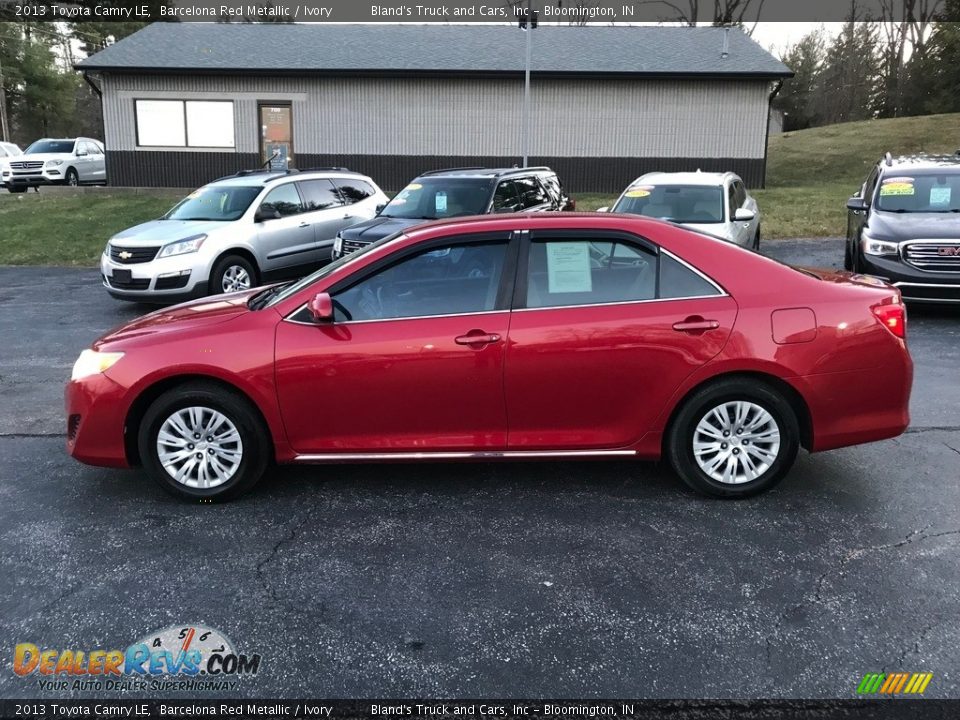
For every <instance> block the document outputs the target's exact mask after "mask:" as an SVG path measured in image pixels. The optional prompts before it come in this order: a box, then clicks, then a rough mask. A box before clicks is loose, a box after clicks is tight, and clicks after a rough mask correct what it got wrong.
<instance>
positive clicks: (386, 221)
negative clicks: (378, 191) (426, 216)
mask: <svg viewBox="0 0 960 720" xmlns="http://www.w3.org/2000/svg"><path fill="white" fill-rule="evenodd" d="M425 222H427V221H426V220H419V219H413V218H391V217H384V216H382V215H379V216H377V217H375V218H373V219H371V220H367V221H365V222H362V223H360V224H359V225H352V226H350V227H348V228H347V229H346V230H343V231H341V233H340V236H341V237H342V238H343V239H344V240H359V241H361V242H368V243H371V242H374V241H376V240H379V239H380V238H385V237H386V236H387V235H393V234H394V233H395V232H400V231H401V230H406V229H407V228H409V227H413V226H414V225H422V224H423V223H425Z"/></svg>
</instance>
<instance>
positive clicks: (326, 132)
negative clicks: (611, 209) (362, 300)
mask: <svg viewBox="0 0 960 720" xmlns="http://www.w3.org/2000/svg"><path fill="white" fill-rule="evenodd" d="M532 40H533V62H532V81H531V82H532V85H531V87H532V91H531V92H532V129H533V133H532V139H531V146H530V147H531V149H530V164H532V165H549V166H550V167H552V168H553V169H554V170H556V171H557V172H558V174H559V175H560V177H561V179H563V181H564V182H565V183H566V185H567V186H568V188H570V189H571V190H573V191H574V192H585V191H605V192H612V191H617V190H620V189H621V188H622V187H623V186H624V185H625V184H626V183H627V182H628V181H630V180H632V179H633V178H635V177H636V176H638V175H640V174H642V173H644V172H648V171H653V170H662V171H678V170H694V169H697V168H701V169H703V170H705V171H708V170H733V171H735V172H737V173H739V174H740V175H741V176H742V177H743V178H744V179H745V180H746V182H747V183H748V184H749V185H751V186H754V187H756V186H762V185H763V181H764V173H765V166H766V153H767V129H768V117H769V111H770V99H771V95H772V93H774V92H775V91H776V89H777V87H778V86H779V83H780V82H781V81H782V80H783V78H785V77H789V76H790V75H791V72H790V70H789V69H788V68H787V67H786V66H785V65H783V64H782V63H781V62H779V61H778V60H776V59H775V58H774V57H772V56H771V55H770V54H769V53H768V52H767V51H766V50H764V49H763V48H761V47H760V46H759V45H758V44H757V43H755V42H754V41H753V40H751V39H750V38H749V37H747V36H746V35H745V34H743V33H742V32H740V31H739V30H730V31H727V30H725V29H723V28H712V27H699V28H688V27H651V26H641V27H623V26H621V27H609V26H607V27H603V26H585V27H569V26H564V27H559V26H546V25H541V26H540V27H539V28H538V29H537V30H534V31H533V35H532ZM524 48H525V33H524V32H523V31H521V30H519V29H518V28H516V27H515V26H508V25H499V26H494V25H485V26H477V25H474V26H465V25H387V24H381V25H378V24H369V25H322V24H297V25H290V24H287V25H277V24H266V25H253V24H219V23H156V24H153V25H150V26H148V27H147V28H145V29H143V30H141V31H139V32H138V33H136V34H134V35H131V36H130V37H128V38H126V39H124V40H121V41H120V42H118V43H116V44H115V45H113V46H111V47H109V48H107V49H105V50H103V51H101V52H99V53H97V54H95V55H93V56H92V57H90V58H87V59H86V60H83V61H82V62H80V63H79V64H78V68H79V69H80V70H82V71H83V72H84V74H85V75H86V76H87V78H88V80H89V81H90V82H91V83H92V84H93V85H94V86H95V87H96V88H98V89H99V92H100V93H101V97H102V101H103V115H104V128H105V138H104V140H105V142H106V146H107V157H108V170H109V177H110V179H111V182H112V183H113V184H117V185H140V186H177V187H192V186H196V185H200V184H203V183H204V182H207V181H209V180H211V179H213V178H215V177H218V176H220V175H224V174H227V173H231V172H235V171H236V170H238V169H242V168H251V167H257V166H260V165H262V164H263V163H265V162H270V161H271V158H272V162H273V163H274V164H278V165H280V164H283V163H288V164H289V166H290V167H297V168H308V167H317V166H330V165H337V166H346V167H349V168H351V169H354V170H358V171H361V172H364V173H367V174H369V175H371V176H372V177H373V178H375V179H376V180H377V182H378V183H380V184H381V185H382V186H383V187H385V188H393V189H396V188H400V187H402V186H403V184H404V183H406V182H407V181H408V180H409V179H410V178H412V177H414V176H415V175H417V174H418V173H420V172H422V171H425V170H430V169H436V168H441V167H450V166H466V165H483V166H511V165H515V164H519V163H520V162H522V154H523V141H522V129H523V70H524V56H525V52H524Z"/></svg>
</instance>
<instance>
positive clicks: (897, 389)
mask: <svg viewBox="0 0 960 720" xmlns="http://www.w3.org/2000/svg"><path fill="white" fill-rule="evenodd" d="M787 382H789V383H790V384H791V385H792V386H793V387H794V388H795V389H796V390H797V391H798V392H799V393H800V395H801V396H802V397H803V398H804V399H805V400H806V403H807V407H808V409H809V411H810V419H811V424H812V430H813V433H812V438H811V447H810V448H809V449H810V451H811V452H820V451H823V450H833V449H835V448H840V447H847V446H849V445H859V444H861V443H868V442H876V441H878V440H886V439H888V438H892V437H897V436H898V435H901V434H903V431H904V430H906V429H907V426H909V424H910V390H911V388H912V386H913V361H912V360H911V359H910V355H909V353H908V352H907V351H906V349H905V348H904V350H903V357H902V358H901V359H900V360H898V361H896V362H893V363H889V364H887V365H885V366H883V367H880V368H871V369H869V370H855V371H851V372H838V373H826V374H823V375H808V376H805V377H798V378H788V379H787Z"/></svg>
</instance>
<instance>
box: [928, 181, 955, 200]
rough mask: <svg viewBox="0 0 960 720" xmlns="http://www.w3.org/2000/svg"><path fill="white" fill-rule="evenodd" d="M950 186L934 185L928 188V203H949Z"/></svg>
mask: <svg viewBox="0 0 960 720" xmlns="http://www.w3.org/2000/svg"><path fill="white" fill-rule="evenodd" d="M950 190H951V188H950V186H949V185H947V186H946V187H943V186H936V187H932V188H930V204H931V205H949V204H950V195H951V192H950Z"/></svg>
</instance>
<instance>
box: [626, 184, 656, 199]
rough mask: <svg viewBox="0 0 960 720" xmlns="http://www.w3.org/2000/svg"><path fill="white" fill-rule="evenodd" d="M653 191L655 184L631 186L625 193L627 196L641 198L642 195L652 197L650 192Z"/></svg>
mask: <svg viewBox="0 0 960 720" xmlns="http://www.w3.org/2000/svg"><path fill="white" fill-rule="evenodd" d="M652 191H653V185H643V186H641V187H635V188H631V189H630V190H627V192H626V193H624V194H625V195H626V196H627V197H630V198H641V197H650V193H651V192H652Z"/></svg>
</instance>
